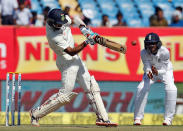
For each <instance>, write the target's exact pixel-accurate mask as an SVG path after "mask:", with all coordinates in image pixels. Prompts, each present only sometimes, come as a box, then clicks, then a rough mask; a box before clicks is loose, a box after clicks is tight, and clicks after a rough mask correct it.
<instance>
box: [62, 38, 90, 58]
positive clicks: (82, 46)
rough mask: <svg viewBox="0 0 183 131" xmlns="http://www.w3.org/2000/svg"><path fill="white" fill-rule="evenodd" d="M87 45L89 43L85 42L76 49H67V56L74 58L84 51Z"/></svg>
mask: <svg viewBox="0 0 183 131" xmlns="http://www.w3.org/2000/svg"><path fill="white" fill-rule="evenodd" d="M87 45H88V42H87V41H84V42H83V43H81V44H80V45H78V46H76V47H74V48H71V47H67V48H66V49H65V50H64V51H65V52H66V53H67V54H69V55H71V56H74V55H76V54H78V53H79V52H80V51H82V50H83V49H84V48H85V47H86V46H87Z"/></svg>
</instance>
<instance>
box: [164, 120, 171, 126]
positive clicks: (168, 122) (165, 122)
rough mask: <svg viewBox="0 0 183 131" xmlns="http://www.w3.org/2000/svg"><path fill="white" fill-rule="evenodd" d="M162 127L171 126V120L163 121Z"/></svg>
mask: <svg viewBox="0 0 183 131" xmlns="http://www.w3.org/2000/svg"><path fill="white" fill-rule="evenodd" d="M163 125H164V126H170V125H172V121H171V120H168V119H165V120H164V121H163Z"/></svg>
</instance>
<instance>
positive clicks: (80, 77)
mask: <svg viewBox="0 0 183 131" xmlns="http://www.w3.org/2000/svg"><path fill="white" fill-rule="evenodd" d="M77 21H79V22H80V23H79V24H78V26H79V27H82V28H81V29H80V30H81V32H82V33H83V34H84V35H85V33H87V35H89V36H88V37H87V40H85V41H84V42H83V43H81V44H80V45H78V46H76V47H75V46H74V39H73V36H72V33H71V29H70V24H71V19H70V18H69V16H68V15H65V14H64V12H63V11H62V10H61V9H52V10H50V11H49V13H48V18H47V24H46V37H47V39H48V43H49V46H50V48H51V49H52V50H53V51H54V52H55V53H56V55H57V59H56V65H57V67H58V69H59V71H60V72H61V74H62V84H63V88H61V89H60V90H59V92H58V93H56V94H54V95H53V96H51V97H50V98H49V99H48V100H47V101H46V102H45V103H43V104H42V105H41V106H39V107H37V108H36V109H32V110H31V111H30V115H31V123H32V125H34V126H39V123H38V120H39V119H40V118H42V117H44V116H46V115H47V114H49V113H51V112H53V111H56V110H57V109H59V108H60V107H61V106H64V105H65V104H67V103H70V102H71V100H72V99H73V98H74V97H76V96H77V93H75V92H72V90H73V89H74V85H75V82H76V81H77V82H78V83H79V85H80V86H81V87H82V88H84V91H85V93H86V95H87V98H88V100H89V103H90V105H91V106H92V108H93V110H94V112H95V113H96V115H97V120H96V125H98V126H117V124H116V123H111V121H110V120H109V117H108V114H107V112H106V110H105V107H104V104H103V101H102V98H101V95H100V88H99V86H98V84H97V82H96V80H95V78H94V76H90V74H89V72H88V70H87V68H86V66H85V64H84V63H83V62H82V60H81V59H80V57H79V56H78V55H77V54H78V53H79V52H80V51H81V50H83V49H84V48H85V47H86V46H87V45H88V44H90V45H94V44H95V41H94V39H93V35H94V34H95V33H93V32H92V31H91V30H90V29H88V28H86V26H85V24H84V23H83V22H82V21H81V20H77Z"/></svg>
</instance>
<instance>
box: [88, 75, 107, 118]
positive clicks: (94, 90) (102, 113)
mask: <svg viewBox="0 0 183 131" xmlns="http://www.w3.org/2000/svg"><path fill="white" fill-rule="evenodd" d="M91 95H92V96H93V104H95V108H96V112H97V115H98V117H99V118H100V119H102V120H103V121H108V120H109V118H108V114H107V112H106V109H105V107H104V103H103V101H102V98H101V95H100V88H99V86H98V83H97V82H96V80H95V78H94V76H91Z"/></svg>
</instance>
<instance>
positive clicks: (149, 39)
mask: <svg viewBox="0 0 183 131" xmlns="http://www.w3.org/2000/svg"><path fill="white" fill-rule="evenodd" d="M150 45H156V46H157V49H156V52H157V51H158V49H160V48H161V46H162V43H161V41H160V38H159V36H158V35H157V34H156V33H149V34H147V35H146V37H145V40H144V47H145V49H146V50H148V51H150V52H151V53H152V51H151V48H150Z"/></svg>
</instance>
